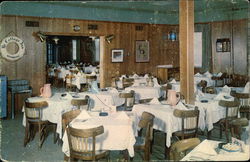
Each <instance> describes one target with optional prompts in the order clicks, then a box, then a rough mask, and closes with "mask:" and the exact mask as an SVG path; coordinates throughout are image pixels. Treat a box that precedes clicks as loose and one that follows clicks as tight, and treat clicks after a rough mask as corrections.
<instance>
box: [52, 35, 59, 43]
mask: <svg viewBox="0 0 250 162" xmlns="http://www.w3.org/2000/svg"><path fill="white" fill-rule="evenodd" d="M53 41H55V43H56V44H57V43H58V41H59V38H58V37H57V36H55V37H54V38H53Z"/></svg>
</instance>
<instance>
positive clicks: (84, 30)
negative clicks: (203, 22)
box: [0, 16, 244, 94]
mask: <svg viewBox="0 0 250 162" xmlns="http://www.w3.org/2000/svg"><path fill="white" fill-rule="evenodd" d="M27 20H31V21H39V25H40V26H39V27H34V28H32V27H25V26H24V24H25V21H27ZM0 21H1V30H0V36H1V39H3V38H4V37H5V36H6V35H7V33H9V32H10V31H14V32H15V33H16V34H17V35H18V36H19V37H20V38H21V39H23V40H24V42H25V46H26V53H25V55H24V57H23V58H21V59H20V60H18V61H16V62H9V61H6V60H4V59H2V58H0V74H2V75H7V76H8V78H9V79H28V80H30V81H31V85H32V87H33V90H34V93H35V94H39V89H40V87H41V86H42V85H43V84H44V83H45V65H46V44H45V42H39V41H36V39H35V38H34V37H33V36H32V34H33V32H37V31H42V32H45V33H49V34H53V33H54V34H61V35H79V36H80V35H81V36H107V35H110V34H114V35H115V38H114V39H113V40H112V42H111V43H110V44H108V43H107V42H106V41H105V42H104V53H103V73H104V75H103V77H102V78H103V83H102V85H103V86H110V83H111V78H112V77H113V76H120V75H122V74H132V73H133V72H136V73H152V74H153V75H156V74H157V73H156V66H157V65H163V64H173V65H174V67H179V42H178V41H174V42H172V41H169V40H168V39H164V37H163V36H164V35H165V36H166V35H167V34H168V33H169V32H170V31H171V30H175V31H177V32H178V30H179V28H178V26H177V25H152V24H140V23H119V22H98V21H88V20H71V19H55V18H40V17H22V16H1V17H0ZM88 24H97V25H98V30H88ZM212 24H214V25H213V26H212V33H213V34H212V38H213V39H212V41H213V42H212V44H213V50H214V49H215V47H214V45H215V41H216V38H217V37H222V36H223V37H224V36H227V34H228V33H230V29H229V27H228V26H230V24H228V23H225V22H223V23H212ZM223 24H224V25H223ZM235 24H236V25H238V24H237V22H235ZM73 25H80V27H81V30H80V31H79V32H75V31H73ZM136 25H142V26H143V30H142V31H136V30H135V26H136ZM237 28H240V29H243V28H244V23H241V24H239V25H238V27H237ZM220 32H221V33H222V34H219V33H220ZM223 33H225V34H224V35H223ZM234 35H236V34H234ZM240 35H242V36H244V31H243V30H241V32H240ZM229 36H230V34H229ZM235 39H237V40H239V39H240V41H239V42H241V41H242V42H241V43H239V44H242V45H241V47H239V48H236V49H235V50H236V52H235V53H237V51H238V50H239V49H241V48H242V47H243V46H244V43H243V42H244V40H243V39H242V38H241V36H239V37H237V36H235ZM136 40H148V41H149V43H150V61H149V62H148V63H135V41H136ZM115 48H122V49H124V62H123V63H111V50H112V49H115ZM238 53H240V56H243V55H244V51H241V52H238ZM128 54H129V55H128ZM216 55H218V54H215V52H214V51H213V56H215V60H214V61H216V60H218V58H217V57H216ZM235 57H237V56H236V54H235ZM223 63H224V62H223ZM214 64H215V66H218V61H217V62H214ZM219 65H220V64H219ZM215 66H214V68H215ZM240 66H241V65H240ZM242 67H243V65H242ZM220 68H221V67H220V66H219V68H217V67H216V70H217V69H218V70H220ZM240 69H241V68H240ZM238 70H239V69H238Z"/></svg>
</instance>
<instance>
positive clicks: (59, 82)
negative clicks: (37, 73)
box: [54, 69, 64, 87]
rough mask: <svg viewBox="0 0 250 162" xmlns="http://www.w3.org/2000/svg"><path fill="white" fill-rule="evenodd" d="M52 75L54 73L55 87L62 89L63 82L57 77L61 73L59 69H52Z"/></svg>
mask: <svg viewBox="0 0 250 162" xmlns="http://www.w3.org/2000/svg"><path fill="white" fill-rule="evenodd" d="M54 73H55V77H54V78H55V86H56V87H60V86H62V87H64V82H63V78H60V77H59V74H60V73H61V70H60V69H54Z"/></svg>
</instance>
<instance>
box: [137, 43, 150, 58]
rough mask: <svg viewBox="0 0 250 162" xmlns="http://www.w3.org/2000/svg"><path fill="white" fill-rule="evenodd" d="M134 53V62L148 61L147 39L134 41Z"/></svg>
mask: <svg viewBox="0 0 250 162" xmlns="http://www.w3.org/2000/svg"><path fill="white" fill-rule="evenodd" d="M135 55H136V56H135V62H149V41H147V40H145V41H144V40H140V41H136V43H135Z"/></svg>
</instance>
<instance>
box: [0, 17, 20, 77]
mask: <svg viewBox="0 0 250 162" xmlns="http://www.w3.org/2000/svg"><path fill="white" fill-rule="evenodd" d="M0 18H1V30H0V36H1V37H0V39H1V40H2V39H4V38H5V37H7V36H8V35H7V34H8V33H10V32H14V33H15V34H17V32H16V17H5V16H0ZM15 34H13V33H10V35H12V36H13V35H15ZM10 35H9V36H10ZM8 50H11V51H12V50H14V51H16V49H15V46H10V48H8ZM0 66H1V67H0V74H1V75H6V76H7V77H8V79H9V80H10V79H15V78H16V75H17V72H16V61H8V60H6V59H4V58H2V57H0Z"/></svg>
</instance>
